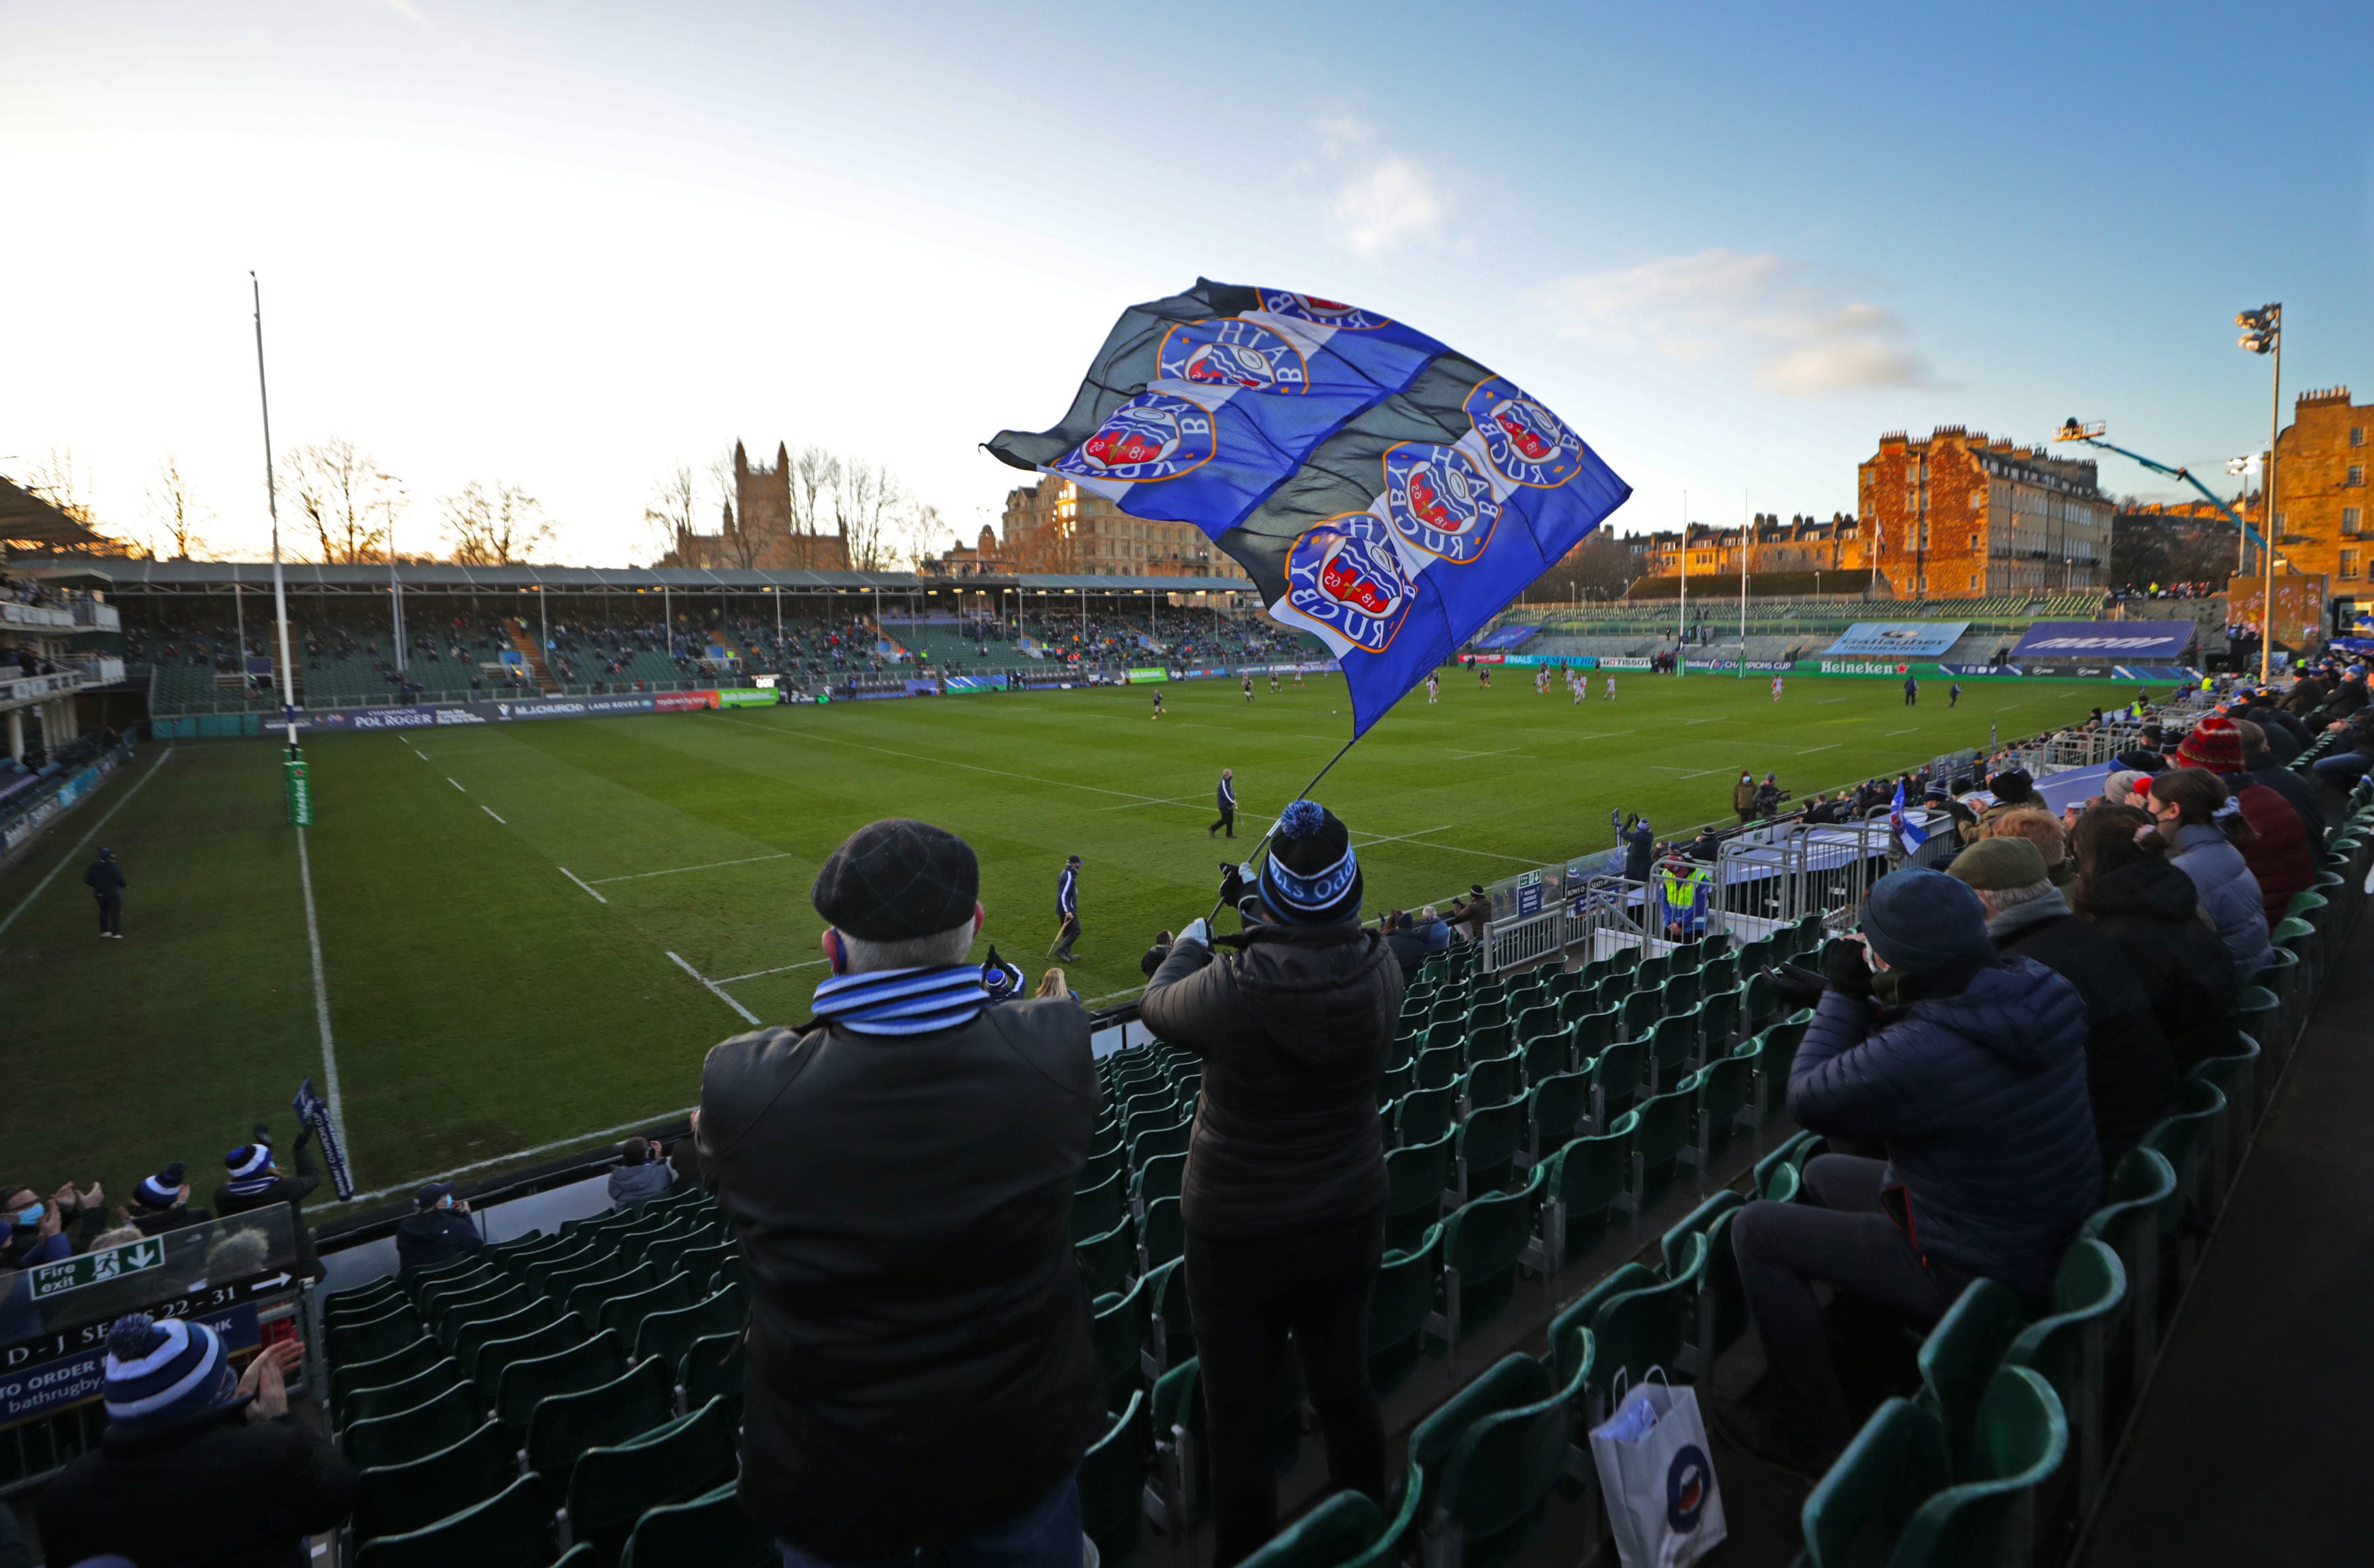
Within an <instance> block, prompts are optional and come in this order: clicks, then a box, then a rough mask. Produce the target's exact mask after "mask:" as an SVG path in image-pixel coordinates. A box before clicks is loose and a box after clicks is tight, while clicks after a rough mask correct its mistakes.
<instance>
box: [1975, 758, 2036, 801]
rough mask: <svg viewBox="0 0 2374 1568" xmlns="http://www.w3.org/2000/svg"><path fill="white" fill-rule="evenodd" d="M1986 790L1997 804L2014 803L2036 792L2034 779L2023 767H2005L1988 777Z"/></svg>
mask: <svg viewBox="0 0 2374 1568" xmlns="http://www.w3.org/2000/svg"><path fill="white" fill-rule="evenodd" d="M1987 792H1988V793H1990V794H1992V796H1994V798H1995V803H1996V804H1997V805H2006V806H2007V805H2016V804H2017V803H2018V802H2021V801H2025V800H2027V798H2028V797H2029V796H2031V795H2033V794H2035V793H2036V780H2035V779H2033V778H2029V777H2028V773H2027V769H2026V768H2025V767H2007V768H2005V769H2004V770H2003V771H2002V772H2001V773H1998V774H1995V775H1993V776H1992V778H1988V780H1987Z"/></svg>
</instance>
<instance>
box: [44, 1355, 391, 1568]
mask: <svg viewBox="0 0 2374 1568" xmlns="http://www.w3.org/2000/svg"><path fill="white" fill-rule="evenodd" d="M302 1354H303V1347H302V1346H300V1344H298V1342H297V1341H296V1340H283V1341H282V1342H281V1343H279V1344H276V1345H274V1346H272V1347H271V1348H270V1349H268V1350H264V1351H259V1352H257V1353H256V1355H255V1359H254V1360H253V1361H251V1362H249V1363H248V1364H247V1372H246V1375H244V1376H242V1375H240V1374H238V1373H235V1372H234V1371H232V1370H231V1365H230V1352H229V1350H228V1348H227V1347H226V1346H225V1345H224V1344H223V1341H222V1337H221V1336H220V1335H219V1334H217V1333H216V1332H215V1330H214V1329H212V1328H208V1327H207V1326H206V1324H204V1323H192V1322H187V1321H185V1320H183V1319H181V1318H166V1319H164V1320H163V1321H161V1322H159V1321H156V1320H152V1319H151V1318H150V1317H148V1316H147V1315H146V1314H142V1313H135V1314H134V1315H133V1316H129V1317H123V1318H119V1319H117V1321H116V1324H115V1327H114V1328H113V1329H112V1331H111V1332H110V1333H109V1335H108V1338H107V1359H106V1362H105V1363H104V1376H105V1381H104V1383H103V1384H102V1385H101V1398H102V1399H103V1401H104V1408H105V1410H106V1411H107V1426H106V1428H105V1430H104V1431H102V1432H101V1433H100V1439H99V1446H98V1447H97V1448H95V1449H93V1450H91V1451H90V1452H88V1453H86V1454H84V1455H83V1456H82V1457H80V1458H77V1459H76V1460H75V1461H74V1462H73V1463H72V1464H69V1465H68V1466H66V1468H65V1469H64V1470H62V1471H60V1472H59V1473H58V1475H57V1476H56V1477H55V1479H53V1480H52V1481H51V1482H50V1484H49V1487H48V1489H47V1490H46V1491H45V1492H42V1494H41V1506H40V1513H39V1523H40V1527H41V1544H42V1546H43V1548H44V1549H45V1550H46V1551H47V1553H48V1558H49V1561H50V1562H53V1563H57V1564H59V1565H60V1568H64V1565H65V1564H68V1563H75V1562H82V1561H83V1560H84V1559H86V1558H90V1557H100V1556H104V1555H107V1554H109V1553H112V1554H114V1555H116V1556H119V1557H123V1558H127V1559H129V1560H130V1561H132V1562H136V1563H142V1564H149V1563H157V1564H163V1563H221V1564H239V1565H241V1568H310V1564H311V1562H312V1557H311V1540H310V1539H309V1538H310V1537H311V1536H314V1535H317V1534H320V1533H322V1532H323V1531H327V1530H333V1529H335V1528H336V1527H338V1526H339V1525H340V1524H341V1523H343V1522H344V1521H345V1519H346V1517H347V1515H348V1514H350V1513H352V1512H353V1511H354V1504H355V1492H356V1490H357V1486H358V1476H357V1474H356V1471H355V1468H354V1467H353V1466H352V1465H350V1464H348V1463H347V1461H346V1460H345V1459H344V1458H342V1457H339V1455H338V1452H337V1450H336V1449H335V1448H333V1447H331V1446H330V1444H329V1440H328V1439H327V1438H325V1437H324V1436H323V1434H322V1433H319V1432H317V1431H315V1430H314V1429H313V1428H311V1427H309V1426H303V1425H300V1424H299V1423H297V1422H292V1421H289V1420H288V1419H287V1418H288V1384H287V1378H288V1369H289V1368H290V1367H291V1366H293V1365H295V1364H296V1363H297V1361H298V1359H299V1357H300V1356H301V1355H302Z"/></svg>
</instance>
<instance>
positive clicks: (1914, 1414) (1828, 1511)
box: [1798, 1399, 1952, 1568]
mask: <svg viewBox="0 0 2374 1568" xmlns="http://www.w3.org/2000/svg"><path fill="white" fill-rule="evenodd" d="M1951 1479H1952V1476H1951V1472H1950V1471H1949V1470H1948V1469H1947V1468H1946V1464H1945V1432H1944V1431H1943V1429H1941V1428H1940V1427H1939V1426H1938V1424H1937V1418H1936V1417H1935V1416H1933V1415H1932V1414H1930V1413H1929V1412H1928V1411H1927V1410H1922V1409H1921V1408H1920V1407H1919V1406H1918V1405H1915V1404H1914V1403H1912V1401H1910V1399H1889V1400H1888V1401H1887V1402H1886V1403H1885V1404H1883V1405H1881V1406H1880V1407H1879V1409H1878V1410H1875V1411H1874V1412H1873V1413H1872V1417H1871V1419H1870V1420H1869V1421H1867V1422H1863V1430H1862V1431H1860V1432H1858V1433H1855V1435H1854V1438H1853V1440H1852V1441H1851V1442H1850V1443H1848V1445H1847V1446H1846V1451H1845V1452H1844V1453H1842V1454H1840V1455H1839V1457H1838V1459H1837V1461H1836V1462H1835V1463H1833V1464H1832V1465H1831V1466H1830V1468H1829V1469H1828V1470H1827V1471H1825V1472H1824V1473H1823V1475H1822V1479H1821V1480H1819V1481H1817V1482H1816V1483H1815V1486H1814V1490H1813V1492H1812V1494H1811V1495H1809V1496H1808V1497H1807V1498H1806V1499H1805V1506H1804V1510H1803V1512H1802V1514H1801V1515H1800V1523H1801V1524H1802V1526H1803V1528H1804V1537H1805V1550H1804V1556H1803V1557H1801V1558H1800V1559H1799V1560H1798V1561H1799V1562H1801V1563H1804V1565H1805V1568H1860V1565H1862V1564H1867V1563H1884V1562H1892V1561H1893V1560H1894V1559H1893V1553H1894V1552H1895V1550H1896V1546H1897V1543H1898V1540H1900V1539H1902V1537H1903V1535H1904V1531H1905V1528H1906V1527H1907V1526H1909V1525H1910V1523H1911V1522H1912V1516H1913V1515H1915V1514H1917V1513H1918V1512H1920V1510H1921V1505H1922V1504H1924V1503H1926V1502H1927V1501H1928V1500H1929V1499H1930V1498H1931V1497H1933V1496H1934V1495H1935V1494H1936V1493H1937V1492H1940V1491H1941V1490H1943V1489H1944V1488H1945V1485H1946V1484H1947V1483H1948V1482H1949V1481H1950V1480H1951Z"/></svg>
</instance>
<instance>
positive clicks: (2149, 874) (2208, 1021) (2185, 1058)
mask: <svg viewBox="0 0 2374 1568" xmlns="http://www.w3.org/2000/svg"><path fill="white" fill-rule="evenodd" d="M2082 893H2083V900H2082V908H2081V909H2080V913H2082V914H2083V915H2084V916H2085V917H2086V919H2089V920H2091V921H2093V922H2094V924H2095V926H2096V927H2097V928H2098V930H2100V931H2101V933H2102V934H2103V935H2104V936H2106V937H2109V938H2110V940H2111V941H2112V942H2116V943H2118V944H2119V951H2120V952H2121V953H2123V954H2126V957H2127V964H2128V966H2129V967H2130V968H2132V969H2133V971H2134V976H2135V979H2136V981H2137V983H2138V984H2140V985H2141V986H2142V987H2143V989H2144V995H2145V996H2146V997H2148V998H2149V999H2150V1000H2151V1007H2152V1012H2153V1013H2154V1014H2155V1015H2156V1016H2157V1018H2158V1019H2159V1028H2160V1034H2161V1035H2162V1036H2165V1037H2166V1038H2167V1040H2168V1054H2169V1057H2170V1058H2171V1059H2173V1060H2174V1062H2175V1063H2176V1071H2178V1072H2180V1073H2184V1072H2189V1071H2192V1069H2193V1068H2194V1067H2196V1066H2198V1065H2199V1064H2200V1063H2201V1062H2203V1061H2204V1060H2206V1059H2209V1058H2211V1057H2214V1056H2231V1055H2233V1054H2234V1052H2235V1051H2236V1050H2238V1049H2239V1048H2240V1041H2239V1039H2238V1038H2237V1037H2236V1036H2237V1030H2236V1027H2235V1014H2234V966H2233V965H2232V964H2231V963H2230V962H2228V960H2227V956H2226V948H2225V945H2224V944H2223V943H2221V942H2219V941H2218V940H2217V933H2216V932H2215V931H2214V930H2210V927H2209V922H2208V920H2207V919H2204V918H2203V916H2202V913H2201V898H2200V895H2198V894H2196V893H2194V892H2193V890H2192V878H2191V877H2188V876H2186V875H2185V874H2184V873H2183V872H2180V871H2179V870H2178V869H2177V868H2176V867H2175V866H2173V865H2171V864H2169V863H2168V861H2166V860H2140V861H2137V862H2136V863H2135V864H2133V865H2128V866H2121V867H2120V868H2119V869H2118V870H2116V871H2114V872H2106V873H2105V874H2103V875H2101V876H2098V877H2096V878H2094V879H2093V880H2092V881H2091V882H2089V883H2084V884H2082Z"/></svg>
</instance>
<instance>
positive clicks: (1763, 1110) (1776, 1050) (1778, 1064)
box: [1736, 1023, 1805, 1127]
mask: <svg viewBox="0 0 2374 1568" xmlns="http://www.w3.org/2000/svg"><path fill="white" fill-rule="evenodd" d="M1804 1037H1805V1026H1804V1024H1796V1023H1786V1024H1768V1025H1767V1026H1766V1027H1765V1028H1764V1030H1763V1031H1762V1032H1761V1033H1760V1034H1758V1035H1757V1036H1755V1037H1754V1038H1753V1039H1751V1040H1749V1041H1748V1042H1747V1043H1746V1044H1745V1045H1744V1046H1742V1047H1739V1050H1738V1052H1737V1053H1736V1054H1738V1055H1740V1056H1743V1057H1745V1058H1746V1059H1748V1061H1749V1062H1751V1063H1752V1064H1754V1068H1755V1074H1756V1078H1755V1088H1754V1093H1753V1094H1752V1097H1751V1103H1752V1105H1753V1106H1754V1107H1755V1111H1756V1121H1757V1126H1759V1127H1764V1126H1769V1125H1770V1123H1771V1122H1772V1120H1773V1118H1774V1117H1778V1116H1779V1115H1780V1113H1781V1112H1782V1111H1785V1110H1787V1109H1788V1108H1789V1069H1790V1067H1791V1065H1792V1064H1793V1063H1794V1062H1795V1061H1796V1059H1797V1046H1798V1042H1800V1041H1802V1040H1803V1039H1804Z"/></svg>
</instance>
